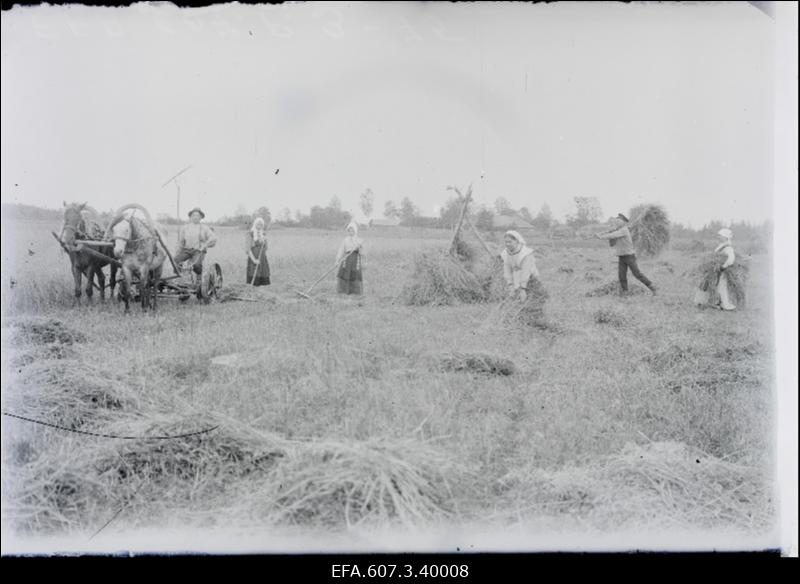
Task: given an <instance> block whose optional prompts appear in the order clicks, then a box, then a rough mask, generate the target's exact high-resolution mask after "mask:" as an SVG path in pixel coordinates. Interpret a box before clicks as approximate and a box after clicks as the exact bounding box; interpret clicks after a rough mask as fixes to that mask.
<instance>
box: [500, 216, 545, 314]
mask: <svg viewBox="0 0 800 584" xmlns="http://www.w3.org/2000/svg"><path fill="white" fill-rule="evenodd" d="M504 242H505V249H504V250H503V251H502V252H501V253H500V257H501V258H502V260H503V277H504V278H505V281H506V289H507V290H508V297H509V299H510V300H512V301H516V302H517V303H519V304H520V305H521V311H520V315H519V316H520V318H521V319H523V320H524V321H525V322H528V323H530V324H533V323H536V322H539V321H540V320H541V319H542V317H543V316H544V313H543V308H544V301H545V299H546V298H547V293H546V292H545V291H544V289H543V288H542V285H541V282H540V281H539V270H538V269H536V258H535V257H534V255H533V250H532V249H531V248H530V247H528V246H527V245H526V243H525V239H524V238H523V237H522V236H521V235H520V234H519V233H518V232H516V231H506V233H505V237H504Z"/></svg>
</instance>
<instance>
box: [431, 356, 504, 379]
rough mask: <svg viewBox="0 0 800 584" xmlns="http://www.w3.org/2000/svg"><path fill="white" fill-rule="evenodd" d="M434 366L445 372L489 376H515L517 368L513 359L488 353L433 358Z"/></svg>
mask: <svg viewBox="0 0 800 584" xmlns="http://www.w3.org/2000/svg"><path fill="white" fill-rule="evenodd" d="M433 365H434V367H435V368H437V369H441V370H443V371H468V372H473V373H484V374H488V375H513V374H514V373H515V372H516V371H517V366H516V365H515V364H514V362H513V361H512V360H511V359H506V358H504V357H498V356H496V355H490V354H488V353H446V354H444V355H437V356H435V357H433Z"/></svg>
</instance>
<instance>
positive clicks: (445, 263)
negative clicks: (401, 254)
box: [401, 251, 486, 306]
mask: <svg viewBox="0 0 800 584" xmlns="http://www.w3.org/2000/svg"><path fill="white" fill-rule="evenodd" d="M485 285H486V282H485V281H484V282H482V281H481V279H480V278H478V276H476V275H475V274H473V273H472V272H471V271H469V270H468V269H467V268H466V267H464V265H463V264H462V263H461V262H460V261H459V260H458V259H456V258H455V257H453V256H452V255H450V254H449V253H442V252H440V251H423V252H421V253H419V254H417V256H416V257H415V258H414V267H413V271H412V274H411V278H410V282H409V283H407V284H406V286H405V287H404V288H403V292H402V293H401V296H402V298H403V301H404V303H405V304H408V305H411V306H424V305H434V306H440V305H448V304H454V303H456V302H483V301H484V300H485V299H486V291H485Z"/></svg>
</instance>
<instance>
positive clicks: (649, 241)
mask: <svg viewBox="0 0 800 584" xmlns="http://www.w3.org/2000/svg"><path fill="white" fill-rule="evenodd" d="M628 218H629V219H630V232H631V238H632V239H633V247H634V248H635V249H636V252H637V253H638V254H640V255H642V256H645V257H652V256H656V255H658V254H659V253H661V251H662V250H663V249H664V248H665V247H666V246H667V244H668V243H669V217H668V215H667V212H666V211H665V210H664V208H663V207H662V206H661V205H637V206H636V207H633V208H632V209H631V210H630V214H629V216H628Z"/></svg>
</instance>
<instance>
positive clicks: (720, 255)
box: [694, 228, 747, 311]
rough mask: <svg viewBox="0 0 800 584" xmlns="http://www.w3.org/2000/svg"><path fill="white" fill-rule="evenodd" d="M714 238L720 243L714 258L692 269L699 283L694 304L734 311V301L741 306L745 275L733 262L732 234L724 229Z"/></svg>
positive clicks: (734, 254) (742, 268)
mask: <svg viewBox="0 0 800 584" xmlns="http://www.w3.org/2000/svg"><path fill="white" fill-rule="evenodd" d="M717 235H719V236H720V238H721V239H722V243H720V244H719V245H718V246H717V248H716V249H715V250H714V254H715V255H714V256H713V257H712V258H710V259H709V260H708V261H706V262H704V263H703V264H702V265H700V266H699V267H698V268H697V269H696V270H695V272H696V273H699V274H700V276H701V278H702V280H701V281H700V285H699V287H698V290H697V291H696V292H695V297H694V301H695V304H697V305H700V306H704V305H711V306H713V307H714V308H719V309H720V310H727V311H730V310H736V304H734V303H733V300H734V299H735V300H736V302H738V303H739V304H744V283H745V279H746V276H747V273H746V270H745V268H744V266H742V265H740V264H736V263H735V262H736V253H735V252H734V251H733V243H732V240H733V232H732V231H731V230H730V229H727V228H725V229H720V230H719V231H718V232H717ZM715 293H716V294H715Z"/></svg>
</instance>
